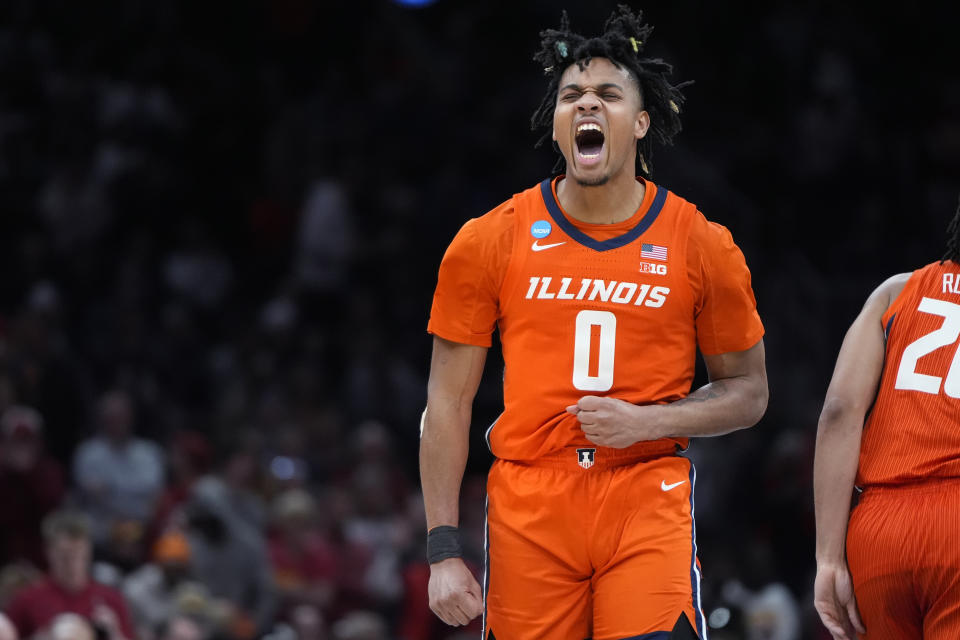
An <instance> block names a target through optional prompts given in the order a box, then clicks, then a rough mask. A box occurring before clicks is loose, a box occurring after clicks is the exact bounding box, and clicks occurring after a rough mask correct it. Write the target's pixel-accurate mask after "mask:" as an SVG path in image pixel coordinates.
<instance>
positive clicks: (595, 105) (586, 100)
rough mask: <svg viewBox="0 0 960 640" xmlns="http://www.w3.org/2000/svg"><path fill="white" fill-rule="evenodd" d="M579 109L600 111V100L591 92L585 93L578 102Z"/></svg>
mask: <svg viewBox="0 0 960 640" xmlns="http://www.w3.org/2000/svg"><path fill="white" fill-rule="evenodd" d="M577 109H578V110H579V111H599V109H600V98H598V97H597V96H596V95H594V94H593V92H591V91H585V92H584V93H583V95H581V96H580V99H579V100H577Z"/></svg>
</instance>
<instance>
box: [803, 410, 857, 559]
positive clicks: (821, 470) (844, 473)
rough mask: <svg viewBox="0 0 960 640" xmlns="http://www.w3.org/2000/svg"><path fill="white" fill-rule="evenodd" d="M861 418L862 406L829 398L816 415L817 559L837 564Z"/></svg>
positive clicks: (842, 551)
mask: <svg viewBox="0 0 960 640" xmlns="http://www.w3.org/2000/svg"><path fill="white" fill-rule="evenodd" d="M863 418H864V411H863V410H860V409H858V408H855V407H852V406H843V405H842V403H839V402H836V401H831V400H830V399H828V400H827V403H826V404H825V405H824V408H823V412H822V413H821V415H820V424H819V426H818V428H817V448H816V454H815V457H814V463H813V495H814V503H815V510H816V521H817V562H818V563H831V564H840V563H842V562H844V560H845V548H846V543H845V540H846V536H847V522H848V520H849V518H850V498H851V496H852V494H853V483H854V481H855V479H856V474H857V463H858V461H859V457H860V436H861V434H862V431H863Z"/></svg>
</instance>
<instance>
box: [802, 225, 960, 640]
mask: <svg viewBox="0 0 960 640" xmlns="http://www.w3.org/2000/svg"><path fill="white" fill-rule="evenodd" d="M947 234H948V237H949V239H948V244H947V253H946V255H944V257H943V259H942V260H941V261H940V262H934V263H932V264H928V265H927V266H925V267H923V268H921V269H918V270H916V271H914V272H913V273H903V274H900V275H896V276H893V277H892V278H890V279H889V280H887V281H886V282H884V283H883V284H882V285H880V286H879V287H878V288H877V290H876V291H874V292H873V294H872V295H871V296H870V297H869V298H868V299H867V302H866V304H865V305H864V307H863V310H862V311H861V312H860V315H859V316H858V317H857V319H856V320H855V321H854V322H853V325H852V326H851V327H850V330H849V331H848V332H847V336H846V338H845V339H844V341H843V346H842V347H841V349H840V355H839V357H838V358H837V365H836V368H835V369H834V372H833V380H831V382H830V388H829V389H828V390H827V398H826V401H825V402H824V405H823V412H822V413H821V414H820V426H819V429H818V432H817V451H816V461H815V463H814V494H815V500H816V516H817V578H816V583H815V585H814V604H815V605H816V607H817V611H818V612H819V613H820V618H821V620H823V623H824V625H826V627H827V629H829V630H830V632H831V633H832V634H833V637H834V638H836V639H837V640H840V639H843V640H852V639H853V638H854V637H855V636H856V635H857V634H859V636H860V637H861V638H870V639H874V638H877V639H883V640H899V639H903V640H908V639H909V640H919V639H921V638H923V639H925V640H955V639H956V638H960V545H958V544H957V540H956V535H957V527H958V525H960V340H958V337H960V208H958V210H957V213H956V215H955V216H954V218H953V221H952V222H951V223H950V226H949V227H948V230H947ZM868 413H869V417H866V419H865V416H867V414H868ZM858 461H859V462H858ZM855 485H856V486H857V487H859V488H860V489H861V490H862V494H861V496H860V499H859V501H858V503H857V506H856V507H854V509H853V511H852V512H851V510H850V503H851V497H852V494H853V490H854V486H855ZM848 520H849V524H848ZM848 565H849V569H848Z"/></svg>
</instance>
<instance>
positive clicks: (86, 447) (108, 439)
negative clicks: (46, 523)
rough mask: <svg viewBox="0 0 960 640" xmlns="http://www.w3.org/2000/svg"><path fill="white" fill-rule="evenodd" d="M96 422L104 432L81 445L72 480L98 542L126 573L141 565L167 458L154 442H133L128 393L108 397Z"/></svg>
mask: <svg viewBox="0 0 960 640" xmlns="http://www.w3.org/2000/svg"><path fill="white" fill-rule="evenodd" d="M97 418H98V423H99V429H100V433H99V434H98V435H96V436H94V437H92V438H90V439H89V440H87V441H85V442H83V443H81V445H80V447H79V448H78V450H77V453H76V456H75V458H74V476H75V480H76V484H77V487H78V489H79V493H80V498H81V500H82V502H83V505H84V506H85V508H86V511H87V513H88V514H89V515H90V517H91V518H92V519H93V521H94V523H95V528H94V531H93V534H94V541H95V543H96V544H97V545H98V547H102V548H103V549H104V552H105V555H107V556H108V557H109V558H110V559H111V560H113V561H114V562H116V563H117V564H119V565H121V566H123V567H125V568H128V567H129V566H131V565H132V564H133V563H135V562H136V561H138V560H139V555H140V553H141V549H140V546H141V543H142V541H143V539H144V532H145V531H146V526H147V524H148V522H149V519H150V517H151V516H152V515H153V511H154V508H155V506H156V501H157V498H158V496H159V495H160V492H161V491H162V490H163V475H164V460H163V453H162V451H161V450H160V448H159V447H158V446H157V445H156V444H154V443H153V442H150V441H149V440H143V439H140V438H136V437H134V435H133V424H134V409H133V402H132V400H131V398H130V396H129V395H128V394H127V393H126V392H125V391H121V390H113V391H108V392H107V393H105V394H104V395H103V396H102V397H101V399H100V403H99V407H98V413H97Z"/></svg>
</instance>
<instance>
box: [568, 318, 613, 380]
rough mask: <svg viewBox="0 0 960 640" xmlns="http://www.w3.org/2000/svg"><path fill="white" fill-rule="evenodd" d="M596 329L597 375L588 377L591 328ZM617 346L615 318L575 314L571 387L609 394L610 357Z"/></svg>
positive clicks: (611, 369) (610, 378)
mask: <svg viewBox="0 0 960 640" xmlns="http://www.w3.org/2000/svg"><path fill="white" fill-rule="evenodd" d="M594 327H599V329H600V330H599V334H600V335H599V340H597V341H596V342H597V358H596V374H595V375H590V374H591V371H590V360H591V357H590V356H591V353H592V351H593V342H594V340H593V328H594ZM616 344H617V316H615V315H613V313H611V312H610V311H596V310H592V309H590V310H587V309H585V310H583V311H581V312H580V313H578V314H577V331H576V334H575V335H574V339H573V386H574V387H576V388H577V389H580V390H581V391H609V390H610V388H611V387H612V386H613V355H614V352H615V350H616Z"/></svg>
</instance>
